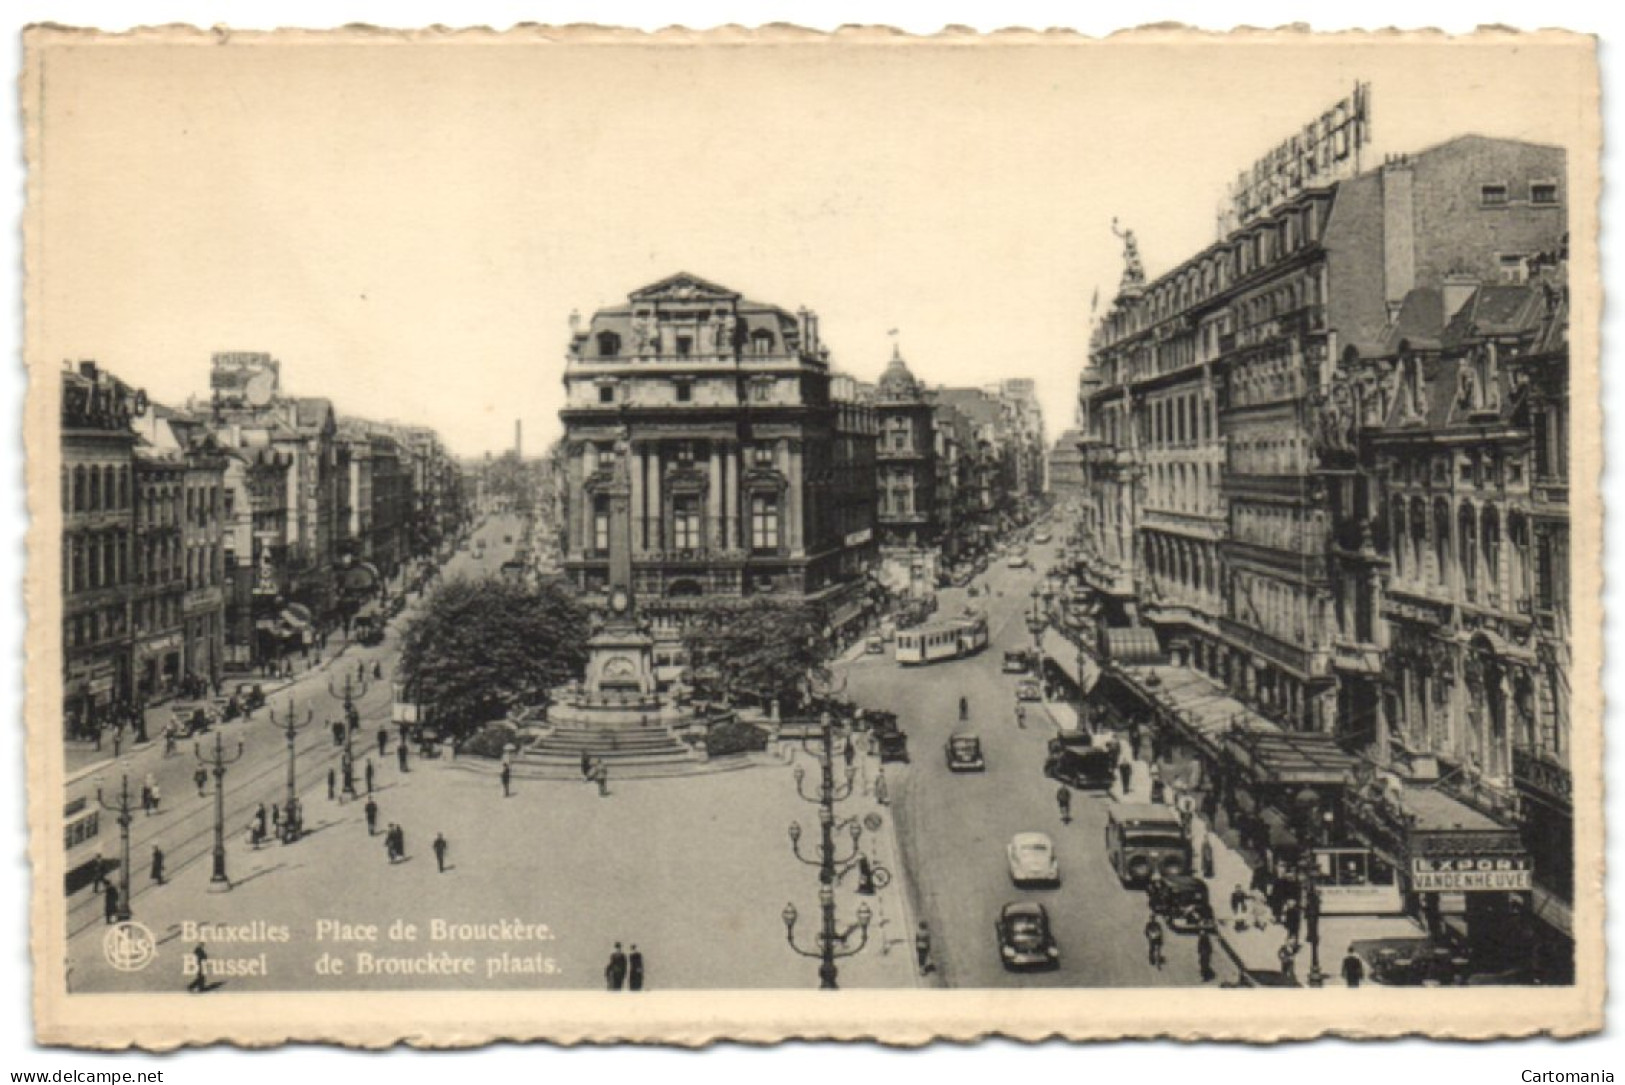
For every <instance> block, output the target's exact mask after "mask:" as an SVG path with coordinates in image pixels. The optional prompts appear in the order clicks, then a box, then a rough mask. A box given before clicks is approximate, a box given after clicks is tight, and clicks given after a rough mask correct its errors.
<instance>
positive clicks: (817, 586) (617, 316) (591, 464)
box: [560, 274, 872, 615]
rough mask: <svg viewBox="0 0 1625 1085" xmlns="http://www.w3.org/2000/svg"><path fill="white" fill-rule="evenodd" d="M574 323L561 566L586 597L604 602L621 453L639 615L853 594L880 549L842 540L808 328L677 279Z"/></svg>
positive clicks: (805, 316) (808, 323)
mask: <svg viewBox="0 0 1625 1085" xmlns="http://www.w3.org/2000/svg"><path fill="white" fill-rule="evenodd" d="M572 323H573V331H572V337H571V342H570V351H569V355H568V360H567V364H566V367H565V373H564V385H565V395H566V405H565V407H564V409H563V410H562V411H561V412H560V415H561V419H562V421H563V423H564V428H565V440H566V443H567V447H566V450H565V462H566V465H567V466H566V469H565V475H566V479H565V501H564V514H563V519H564V528H565V546H564V563H563V564H564V569H565V572H566V575H567V576H568V578H569V579H570V581H571V582H572V583H573V584H574V585H575V586H576V587H577V589H578V590H579V591H581V592H582V593H583V594H584V595H586V596H587V597H588V598H589V599H591V598H600V597H602V596H603V593H604V592H605V590H606V587H607V584H608V575H609V566H608V561H609V512H610V507H609V506H610V494H609V492H608V489H607V487H608V486H609V484H610V480H611V478H612V476H613V474H614V467H615V463H614V459H615V457H616V455H617V451H616V448H617V442H618V440H621V439H623V438H624V441H625V442H626V447H627V449H628V452H627V454H628V455H629V456H630V457H631V464H630V472H629V476H630V480H631V517H632V534H633V539H632V577H633V584H634V587H635V590H636V591H637V593H638V595H639V597H640V599H641V600H643V602H642V606H643V607H644V609H646V610H648V611H650V612H652V613H653V614H655V615H660V614H662V613H664V614H668V615H669V614H680V613H681V612H682V611H683V610H684V609H685V608H687V607H690V606H692V605H694V604H693V603H692V602H689V601H692V600H700V599H705V598H710V597H717V596H722V597H739V596H748V595H760V594H772V595H781V596H784V597H787V598H797V599H807V600H811V601H818V602H829V601H830V600H832V599H834V598H835V597H837V596H839V595H840V594H841V593H843V592H844V591H846V590H848V589H849V585H850V582H851V578H852V575H853V574H852V569H853V565H854V561H853V560H852V559H851V558H850V557H849V554H850V552H851V551H862V550H864V549H866V548H868V547H870V546H871V545H872V543H871V542H870V541H869V540H864V539H861V538H860V537H856V536H854V537H851V538H850V540H849V533H847V532H844V531H843V530H842V529H843V527H844V526H845V525H846V523H847V522H849V521H846V520H843V518H842V515H841V507H842V506H841V501H842V500H843V498H842V495H841V493H840V483H839V481H838V478H839V474H838V471H837V467H838V464H837V462H836V459H837V452H836V441H835V437H836V430H837V426H838V425H839V424H841V412H840V410H839V409H838V407H837V404H836V402H835V401H834V399H833V397H832V395H831V372H830V363H829V353H828V351H827V350H826V349H825V348H824V347H823V345H822V343H821V342H820V340H819V332H818V320H817V317H816V316H815V315H814V314H813V313H811V312H809V311H807V310H802V311H801V312H800V313H799V314H792V313H790V312H788V311H786V310H784V309H782V308H779V307H777V306H773V305H768V304H764V303H761V302H755V301H750V300H748V299H746V298H744V297H742V296H741V295H740V294H738V293H736V292H735V291H732V290H729V289H727V288H726V287H722V286H719V285H717V284H714V283H709V282H706V281H705V280H703V279H699V278H697V277H695V276H692V275H688V274H678V275H673V276H670V277H668V278H666V279H662V280H660V281H659V282H656V283H653V284H651V285H649V286H646V287H644V288H642V289H640V290H636V291H634V292H633V293H632V294H630V295H629V296H628V298H627V302H626V303H625V304H624V305H617V306H612V307H610V308H607V309H602V310H600V311H598V312H597V313H595V314H594V315H593V317H592V319H591V320H590V321H589V322H587V323H586V325H585V326H583V325H582V324H581V323H580V321H579V319H573V321H572ZM848 419H849V420H851V421H854V422H855V420H856V413H855V412H849V413H848Z"/></svg>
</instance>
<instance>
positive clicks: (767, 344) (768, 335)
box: [750, 328, 773, 358]
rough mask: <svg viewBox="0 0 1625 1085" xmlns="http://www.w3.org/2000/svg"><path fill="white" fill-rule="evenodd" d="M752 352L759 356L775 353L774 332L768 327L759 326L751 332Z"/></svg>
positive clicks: (763, 356)
mask: <svg viewBox="0 0 1625 1085" xmlns="http://www.w3.org/2000/svg"><path fill="white" fill-rule="evenodd" d="M750 352H751V353H752V354H754V355H755V356H756V357H758V358H765V357H766V356H767V355H769V354H772V353H773V333H772V332H770V331H768V330H767V329H766V328H757V329H756V330H755V331H753V332H751V333H750Z"/></svg>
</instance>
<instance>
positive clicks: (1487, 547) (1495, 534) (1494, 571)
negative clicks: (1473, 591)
mask: <svg viewBox="0 0 1625 1085" xmlns="http://www.w3.org/2000/svg"><path fill="white" fill-rule="evenodd" d="M1479 520H1480V523H1479V536H1478V540H1479V546H1480V548H1481V549H1482V550H1483V552H1484V586H1485V587H1484V598H1485V600H1486V601H1488V602H1489V603H1491V604H1495V603H1498V602H1499V601H1500V596H1501V583H1500V581H1501V517H1500V514H1499V513H1497V512H1496V511H1495V506H1494V505H1486V506H1484V513H1483V515H1482V516H1481V517H1480V518H1479Z"/></svg>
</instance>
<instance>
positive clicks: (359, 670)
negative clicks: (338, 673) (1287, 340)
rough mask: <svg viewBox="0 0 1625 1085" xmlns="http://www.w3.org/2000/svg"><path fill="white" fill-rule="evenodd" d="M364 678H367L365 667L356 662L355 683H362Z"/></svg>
mask: <svg viewBox="0 0 1625 1085" xmlns="http://www.w3.org/2000/svg"><path fill="white" fill-rule="evenodd" d="M366 677H367V665H366V664H365V663H363V662H361V661H360V660H356V664H355V680H356V681H357V682H360V681H363V680H364V679H365V678H366Z"/></svg>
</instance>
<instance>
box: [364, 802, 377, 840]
mask: <svg viewBox="0 0 1625 1085" xmlns="http://www.w3.org/2000/svg"><path fill="white" fill-rule="evenodd" d="M366 809H367V835H368V836H376V835H377V834H378V804H377V803H376V802H374V801H373V800H372V799H371V798H369V799H367V807H366Z"/></svg>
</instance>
